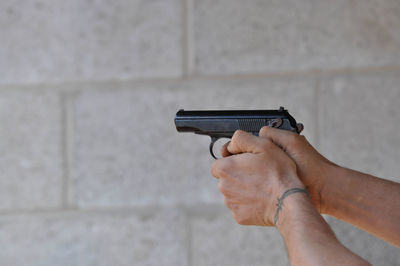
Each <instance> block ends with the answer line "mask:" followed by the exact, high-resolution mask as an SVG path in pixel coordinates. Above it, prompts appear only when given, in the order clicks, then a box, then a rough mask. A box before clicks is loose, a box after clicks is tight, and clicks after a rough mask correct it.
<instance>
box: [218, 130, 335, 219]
mask: <svg viewBox="0 0 400 266" xmlns="http://www.w3.org/2000/svg"><path fill="white" fill-rule="evenodd" d="M259 136H260V137H263V138H267V139H269V140H270V141H272V142H273V143H274V144H276V145H277V146H279V147H280V148H281V149H282V150H283V151H285V152H286V154H288V155H289V157H290V158H291V159H293V160H294V162H295V163H296V166H297V174H298V177H299V178H300V180H301V181H302V182H303V184H304V186H305V187H306V188H307V190H308V192H309V194H310V196H311V200H312V202H313V204H314V206H315V208H316V209H317V210H318V211H319V212H320V213H325V211H324V209H325V207H324V204H323V199H322V198H321V197H322V195H323V190H324V187H325V186H327V183H328V182H329V175H330V173H334V171H335V168H337V167H338V166H337V165H335V164H334V163H332V162H331V161H329V160H327V159H326V158H325V157H323V156H322V155H321V154H320V153H319V152H318V151H317V150H315V149H314V147H313V146H311V144H310V143H309V142H308V141H307V139H306V138H305V137H304V136H302V135H298V134H296V133H294V132H290V131H286V130H281V129H276V128H271V127H266V126H265V127H263V128H262V129H261V130H260V133H259ZM228 144H229V142H228V143H226V144H225V145H224V146H223V147H222V151H221V153H222V156H223V157H227V156H230V155H231V153H230V152H229V150H228V149H227V146H228Z"/></svg>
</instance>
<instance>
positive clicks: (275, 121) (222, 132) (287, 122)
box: [175, 107, 304, 159]
mask: <svg viewBox="0 0 400 266" xmlns="http://www.w3.org/2000/svg"><path fill="white" fill-rule="evenodd" d="M175 126H176V129H177V130H178V132H193V133H195V134H200V135H207V136H210V137H211V143H210V147H209V149H210V153H211V156H212V157H214V158H215V159H217V157H216V156H215V155H214V152H213V146H214V143H215V142H216V141H217V140H218V139H220V138H232V136H233V134H234V133H235V131H236V130H238V129H240V130H243V131H246V132H249V133H252V134H253V135H256V136H258V132H259V131H260V129H261V128H262V127H263V126H270V127H274V128H279V129H284V130H289V131H292V132H296V133H297V134H300V132H301V131H302V130H303V128H304V127H303V124H301V123H297V122H296V120H295V119H294V118H293V117H292V116H291V115H290V114H289V112H288V111H287V110H285V108H283V107H280V108H279V109H278V110H203V111H185V110H183V109H181V110H179V111H178V112H177V113H176V116H175Z"/></svg>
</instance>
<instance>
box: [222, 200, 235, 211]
mask: <svg viewBox="0 0 400 266" xmlns="http://www.w3.org/2000/svg"><path fill="white" fill-rule="evenodd" d="M224 204H225V206H226V207H228V209H231V210H232V208H233V204H232V201H231V200H229V199H228V198H224Z"/></svg>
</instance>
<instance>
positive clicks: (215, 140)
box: [210, 137, 218, 160]
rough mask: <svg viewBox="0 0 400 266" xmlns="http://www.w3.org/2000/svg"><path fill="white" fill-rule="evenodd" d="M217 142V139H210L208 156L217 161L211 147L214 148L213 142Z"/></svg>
mask: <svg viewBox="0 0 400 266" xmlns="http://www.w3.org/2000/svg"><path fill="white" fill-rule="evenodd" d="M217 140H218V138H216V137H211V142H210V154H211V156H212V157H213V158H214V159H215V160H217V159H218V158H217V157H216V156H215V154H214V151H213V147H214V144H215V142H217Z"/></svg>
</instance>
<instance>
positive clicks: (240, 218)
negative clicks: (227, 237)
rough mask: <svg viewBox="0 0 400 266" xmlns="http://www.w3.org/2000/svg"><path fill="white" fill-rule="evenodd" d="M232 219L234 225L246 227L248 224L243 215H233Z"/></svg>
mask: <svg viewBox="0 0 400 266" xmlns="http://www.w3.org/2000/svg"><path fill="white" fill-rule="evenodd" d="M233 219H235V221H236V223H237V224H240V225H248V224H249V219H248V218H246V217H245V216H243V215H240V214H237V213H234V216H233Z"/></svg>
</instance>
